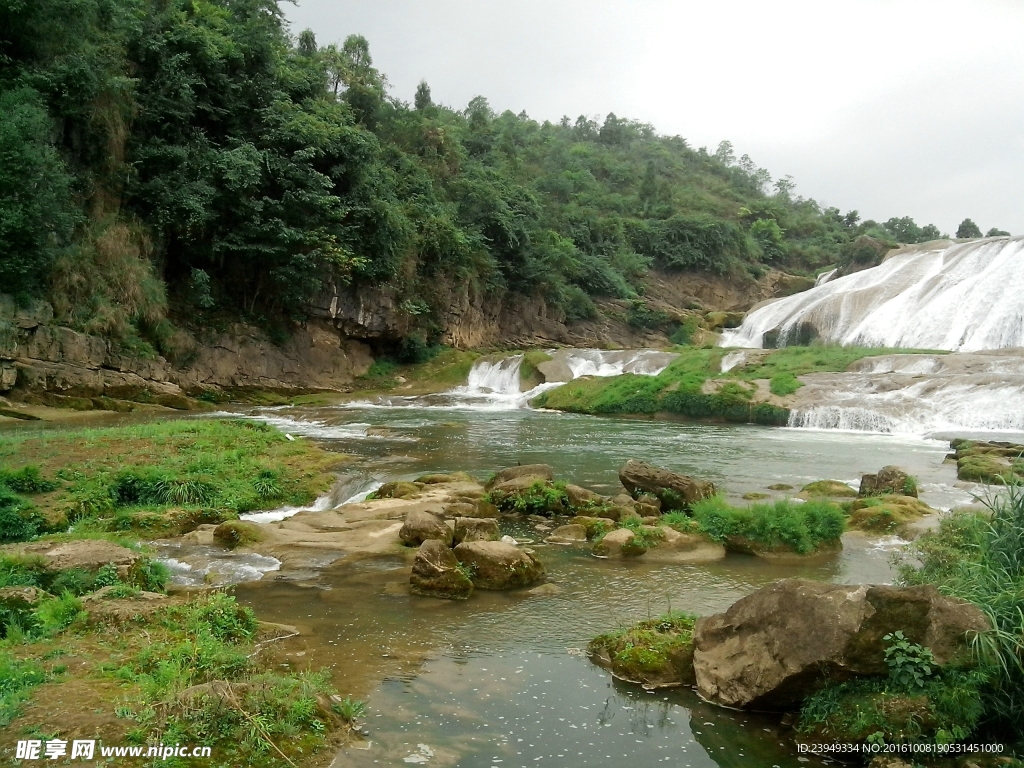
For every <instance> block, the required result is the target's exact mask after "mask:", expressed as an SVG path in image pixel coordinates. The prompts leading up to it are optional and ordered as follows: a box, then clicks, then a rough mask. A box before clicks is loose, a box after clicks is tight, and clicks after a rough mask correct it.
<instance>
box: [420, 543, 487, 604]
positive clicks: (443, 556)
mask: <svg viewBox="0 0 1024 768" xmlns="http://www.w3.org/2000/svg"><path fill="white" fill-rule="evenodd" d="M409 588H410V591H411V592H412V593H413V594H414V595H423V596H424V597H440V598H444V599H447V600H465V599H466V598H468V597H469V596H470V595H471V594H472V593H473V582H472V581H471V580H470V578H469V576H468V575H467V574H466V572H465V571H464V570H463V569H461V568H459V561H458V560H457V559H456V558H455V553H454V552H453V551H452V550H451V549H450V548H449V547H448V546H447V545H445V543H444V542H443V541H438V540H437V539H429V540H427V541H424V542H423V543H422V544H421V545H420V548H419V551H418V552H417V553H416V559H415V560H414V561H413V564H412V575H411V576H410V577H409Z"/></svg>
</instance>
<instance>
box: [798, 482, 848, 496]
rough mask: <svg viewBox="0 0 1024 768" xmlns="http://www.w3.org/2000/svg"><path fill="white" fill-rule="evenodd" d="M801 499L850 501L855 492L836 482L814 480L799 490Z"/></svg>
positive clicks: (844, 484)
mask: <svg viewBox="0 0 1024 768" xmlns="http://www.w3.org/2000/svg"><path fill="white" fill-rule="evenodd" d="M797 495H798V496H799V497H800V498H801V499H851V498H855V497H856V496H857V492H856V491H855V490H854V489H853V488H851V487H850V486H848V485H847V484H846V483H841V482H839V481H838V480H815V481H814V482H813V483H808V484H807V485H805V486H804V487H803V488H801V489H800V493H799V494H797Z"/></svg>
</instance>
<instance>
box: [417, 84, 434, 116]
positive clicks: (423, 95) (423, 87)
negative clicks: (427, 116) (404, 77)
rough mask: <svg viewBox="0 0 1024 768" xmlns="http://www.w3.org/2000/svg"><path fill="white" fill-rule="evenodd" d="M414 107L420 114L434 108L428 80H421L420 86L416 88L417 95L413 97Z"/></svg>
mask: <svg viewBox="0 0 1024 768" xmlns="http://www.w3.org/2000/svg"><path fill="white" fill-rule="evenodd" d="M413 105H414V106H415V107H416V110H417V111H419V112H422V111H423V110H425V109H426V108H427V107H432V106H433V105H434V101H433V99H431V98H430V86H429V85H427V81H426V80H420V84H419V85H417V86H416V95H415V96H414V97H413Z"/></svg>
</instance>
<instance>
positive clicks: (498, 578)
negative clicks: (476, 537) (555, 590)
mask: <svg viewBox="0 0 1024 768" xmlns="http://www.w3.org/2000/svg"><path fill="white" fill-rule="evenodd" d="M455 557H456V558H457V559H458V561H459V562H460V563H462V565H464V566H465V567H466V568H468V569H469V571H470V574H471V578H472V580H473V585H474V586H475V587H478V588H480V589H512V588H513V587H524V586H526V585H527V584H532V583H533V582H535V581H539V580H540V579H542V578H544V566H543V565H541V562H540V561H539V560H538V559H537V558H536V557H534V556H533V554H532V553H531V552H529V551H527V550H523V549H519V548H518V547H516V546H515V545H513V544H507V543H505V542H504V541H468V542H464V543H462V544H459V545H458V546H457V547H455Z"/></svg>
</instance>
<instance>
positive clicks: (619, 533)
mask: <svg viewBox="0 0 1024 768" xmlns="http://www.w3.org/2000/svg"><path fill="white" fill-rule="evenodd" d="M634 538H635V534H634V533H633V532H632V531H631V530H629V528H617V529H616V530H614V531H609V532H608V533H606V534H605V535H604V538H602V539H601V540H600V541H599V542H597V543H596V544H595V545H594V549H593V552H594V554H595V555H598V556H599V557H625V556H626V554H625V553H624V552H623V551H622V550H623V548H625V549H626V552H627V553H628V552H629V546H630V544H632V542H633V539H634Z"/></svg>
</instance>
